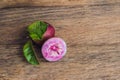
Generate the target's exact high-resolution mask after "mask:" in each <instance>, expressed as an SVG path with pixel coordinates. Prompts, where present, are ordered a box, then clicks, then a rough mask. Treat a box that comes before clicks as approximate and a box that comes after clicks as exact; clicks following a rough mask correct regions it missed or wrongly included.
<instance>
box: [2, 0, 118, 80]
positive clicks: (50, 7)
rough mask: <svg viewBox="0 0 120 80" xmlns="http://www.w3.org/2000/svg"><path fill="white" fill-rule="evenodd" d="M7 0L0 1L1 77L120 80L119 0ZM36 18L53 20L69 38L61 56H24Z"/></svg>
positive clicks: (11, 79)
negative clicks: (36, 59) (30, 59)
mask: <svg viewBox="0 0 120 80" xmlns="http://www.w3.org/2000/svg"><path fill="white" fill-rule="evenodd" d="M5 1H6V0H2V1H1V2H0V4H1V5H0V8H1V9H0V80H120V0H58V2H57V0H51V1H50V0H41V1H43V2H41V1H40V0H35V1H33V2H31V1H29V0H26V2H24V1H25V0H16V2H14V3H13V2H8V5H7V3H6V2H5ZM17 1H19V2H17ZM21 1H23V2H21ZM49 1H50V2H49ZM20 2H21V3H20ZM23 3H24V4H23ZM27 3H31V4H27ZM11 6H12V8H9V7H11ZM6 7H7V8H6ZM36 20H43V21H47V22H49V23H51V24H52V25H53V26H54V27H55V29H56V36H58V37H61V38H63V39H64V40H65V41H66V43H67V54H66V56H65V57H64V58H63V59H62V60H60V61H58V62H46V61H45V60H44V59H43V58H42V57H40V61H41V63H40V65H38V66H33V65H30V64H29V63H27V62H26V60H25V58H24V57H23V52H22V47H23V45H24V44H25V42H26V41H27V33H26V28H27V26H28V25H29V24H30V23H32V22H34V21H36ZM38 52H39V51H38Z"/></svg>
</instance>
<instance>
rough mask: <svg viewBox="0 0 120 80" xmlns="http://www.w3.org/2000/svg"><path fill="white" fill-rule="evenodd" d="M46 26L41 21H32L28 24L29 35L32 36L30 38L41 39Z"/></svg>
mask: <svg viewBox="0 0 120 80" xmlns="http://www.w3.org/2000/svg"><path fill="white" fill-rule="evenodd" d="M47 26H48V25H47V23H45V22H43V21H36V22H34V23H32V24H31V25H30V26H28V32H29V36H30V37H31V38H32V40H41V39H42V36H43V34H44V33H45V31H46V29H47Z"/></svg>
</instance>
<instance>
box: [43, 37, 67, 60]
mask: <svg viewBox="0 0 120 80" xmlns="http://www.w3.org/2000/svg"><path fill="white" fill-rule="evenodd" d="M66 51H67V46H66V43H65V41H64V40H63V39H61V38H57V37H53V38H50V39H48V40H47V41H46V42H45V43H44V44H43V46H42V49H41V52H42V55H43V57H44V58H45V59H46V60H47V61H58V60H60V59H62V57H63V56H64V55H65V54H66Z"/></svg>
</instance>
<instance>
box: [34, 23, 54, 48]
mask: <svg viewBox="0 0 120 80" xmlns="http://www.w3.org/2000/svg"><path fill="white" fill-rule="evenodd" d="M45 23H46V24H47V25H48V26H47V30H46V31H45V33H44V34H43V36H42V39H41V40H34V42H35V43H36V44H37V45H39V46H42V45H43V43H44V42H45V41H46V40H48V39H49V38H52V37H54V36H55V29H54V27H53V26H52V25H51V24H49V23H47V22H45Z"/></svg>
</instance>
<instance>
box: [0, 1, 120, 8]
mask: <svg viewBox="0 0 120 80" xmlns="http://www.w3.org/2000/svg"><path fill="white" fill-rule="evenodd" d="M111 3H112V4H113V3H120V0H0V8H5V7H18V6H63V5H64V6H65V5H72V6H73V5H86V4H111Z"/></svg>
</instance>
